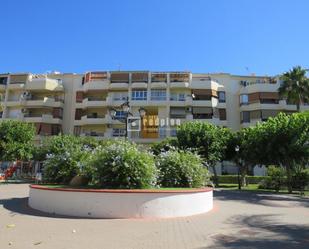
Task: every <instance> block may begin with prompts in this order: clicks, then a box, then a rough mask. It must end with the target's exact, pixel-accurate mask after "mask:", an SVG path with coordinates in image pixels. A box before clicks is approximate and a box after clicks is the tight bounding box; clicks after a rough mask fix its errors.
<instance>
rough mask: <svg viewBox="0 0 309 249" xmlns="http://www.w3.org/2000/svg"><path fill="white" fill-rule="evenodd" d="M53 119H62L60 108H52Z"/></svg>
mask: <svg viewBox="0 0 309 249" xmlns="http://www.w3.org/2000/svg"><path fill="white" fill-rule="evenodd" d="M53 118H62V108H59V107H56V108H53Z"/></svg>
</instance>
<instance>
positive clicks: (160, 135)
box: [159, 127, 166, 138]
mask: <svg viewBox="0 0 309 249" xmlns="http://www.w3.org/2000/svg"><path fill="white" fill-rule="evenodd" d="M159 137H160V138H164V137H166V129H165V127H160V128H159Z"/></svg>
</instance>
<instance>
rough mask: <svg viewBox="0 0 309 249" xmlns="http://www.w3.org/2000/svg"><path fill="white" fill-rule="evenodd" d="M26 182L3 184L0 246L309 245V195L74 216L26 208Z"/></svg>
mask: <svg viewBox="0 0 309 249" xmlns="http://www.w3.org/2000/svg"><path fill="white" fill-rule="evenodd" d="M27 196H28V185H27V184H0V248H1V249H7V248H12V249H13V248H18V249H28V248H36V249H40V248H42V249H43V248H45V249H105V248H106V249H113V248H119V249H140V248H145V249H146V248H154V249H160V248H171V249H172V248H173V249H182V248H194V249H204V248H205V249H206V248H241V249H242V248H250V249H251V248H252V249H255V248H265V249H266V248H267V249H271V248H275V249H284V248H286V249H292V248H293V249H297V248H303V249H305V248H306V249H308V248H309V199H308V198H300V197H295V196H286V195H274V194H263V193H260V194H257V193H252V192H238V191H228V190H221V191H220V190H218V191H215V192H214V209H213V210H212V211H211V212H209V213H206V214H203V215H197V216H192V217H187V218H173V219H146V220H138V219H125V220H121V219H76V218H69V217H59V216H53V215H47V214H44V213H41V212H37V211H34V210H32V209H31V208H29V207H28V206H27Z"/></svg>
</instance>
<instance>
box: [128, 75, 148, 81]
mask: <svg viewBox="0 0 309 249" xmlns="http://www.w3.org/2000/svg"><path fill="white" fill-rule="evenodd" d="M132 82H148V73H132Z"/></svg>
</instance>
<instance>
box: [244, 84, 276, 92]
mask: <svg viewBox="0 0 309 249" xmlns="http://www.w3.org/2000/svg"><path fill="white" fill-rule="evenodd" d="M279 86H280V83H279V82H277V83H254V84H253V83H248V85H241V88H240V92H239V93H240V94H248V93H256V92H277V91H278V88H279Z"/></svg>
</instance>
